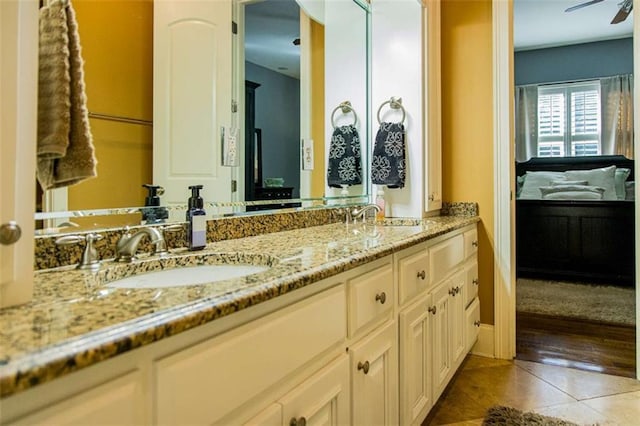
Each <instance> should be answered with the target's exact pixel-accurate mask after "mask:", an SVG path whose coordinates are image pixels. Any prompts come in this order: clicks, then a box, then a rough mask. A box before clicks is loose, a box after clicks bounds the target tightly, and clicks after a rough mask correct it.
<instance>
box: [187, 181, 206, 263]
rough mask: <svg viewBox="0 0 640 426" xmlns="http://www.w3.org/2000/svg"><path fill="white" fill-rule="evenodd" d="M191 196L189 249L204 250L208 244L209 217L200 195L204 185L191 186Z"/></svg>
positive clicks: (188, 223)
mask: <svg viewBox="0 0 640 426" xmlns="http://www.w3.org/2000/svg"><path fill="white" fill-rule="evenodd" d="M189 189H190V190H191V197H189V207H188V208H187V245H188V248H189V250H202V249H203V248H204V246H206V245H207V218H206V212H205V211H204V208H203V207H204V201H203V200H202V197H201V196H200V190H201V189H202V185H193V186H190V187H189Z"/></svg>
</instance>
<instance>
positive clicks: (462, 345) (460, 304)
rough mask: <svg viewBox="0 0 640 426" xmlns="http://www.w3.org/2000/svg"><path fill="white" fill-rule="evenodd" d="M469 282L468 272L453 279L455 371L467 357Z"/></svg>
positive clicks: (452, 310) (453, 351)
mask: <svg viewBox="0 0 640 426" xmlns="http://www.w3.org/2000/svg"><path fill="white" fill-rule="evenodd" d="M466 282H467V273H466V270H462V271H460V272H458V273H456V274H455V275H454V276H453V277H451V290H452V291H451V292H452V298H451V319H450V321H451V325H450V329H451V356H452V360H451V362H452V365H453V368H454V370H455V369H457V368H458V365H460V364H461V363H462V360H463V359H464V356H465V355H466V353H467V352H466V348H467V342H466V340H465V335H464V333H465V324H464V318H465V315H464V308H465V307H466V305H465V298H464V293H465V292H466V289H465V285H466Z"/></svg>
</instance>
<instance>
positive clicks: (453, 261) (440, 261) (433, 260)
mask: <svg viewBox="0 0 640 426" xmlns="http://www.w3.org/2000/svg"><path fill="white" fill-rule="evenodd" d="M463 260H464V239H463V237H462V234H459V235H456V236H455V237H451V238H449V239H448V240H445V241H443V242H441V243H438V244H436V245H434V246H433V247H431V248H429V271H430V272H431V284H437V283H439V282H440V281H442V279H443V278H446V277H447V275H449V274H450V273H451V272H453V270H454V269H455V268H456V267H457V266H458V265H459V264H460V263H461V262H462V261H463Z"/></svg>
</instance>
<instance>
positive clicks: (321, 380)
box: [280, 355, 351, 426]
mask: <svg viewBox="0 0 640 426" xmlns="http://www.w3.org/2000/svg"><path fill="white" fill-rule="evenodd" d="M349 397H350V392H349V358H348V357H347V356H344V355H343V356H340V358H339V359H338V360H336V361H334V362H333V363H331V364H330V365H328V366H327V367H325V368H323V369H322V370H320V371H319V372H317V373H316V374H314V375H313V376H312V377H310V378H309V379H307V380H306V381H305V382H304V383H302V384H300V385H298V386H297V387H296V388H295V389H293V390H292V391H291V392H289V393H288V394H287V395H285V396H284V397H283V398H282V399H281V400H280V403H281V404H282V412H283V416H282V424H283V425H304V424H306V425H309V426H312V425H313V426H331V425H334V426H336V425H346V424H348V423H349V417H350V414H351V410H350V401H349V400H350V398H349Z"/></svg>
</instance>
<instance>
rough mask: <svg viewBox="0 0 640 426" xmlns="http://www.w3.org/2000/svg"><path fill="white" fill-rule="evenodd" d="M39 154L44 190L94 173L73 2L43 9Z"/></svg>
mask: <svg viewBox="0 0 640 426" xmlns="http://www.w3.org/2000/svg"><path fill="white" fill-rule="evenodd" d="M37 153H38V166H37V170H36V172H37V177H38V181H39V182H40V185H41V186H42V188H43V189H45V190H46V189H53V188H59V187H63V186H69V185H72V184H74V183H78V182H81V181H83V180H85V179H88V178H91V177H95V176H96V164H97V161H96V158H95V153H94V148H93V137H92V135H91V128H90V126H89V113H88V110H87V98H86V93H85V85H84V71H83V60H82V55H81V47H80V39H79V36H78V25H77V21H76V17H75V12H74V10H73V7H72V6H71V3H70V2H69V0H52V1H50V2H49V4H48V5H46V6H44V7H43V8H41V9H40V48H39V82H38V149H37Z"/></svg>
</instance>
